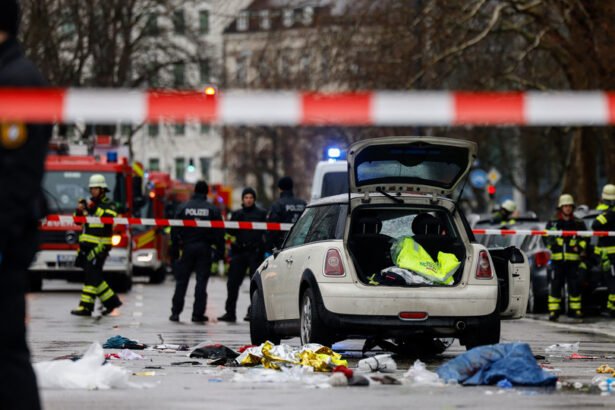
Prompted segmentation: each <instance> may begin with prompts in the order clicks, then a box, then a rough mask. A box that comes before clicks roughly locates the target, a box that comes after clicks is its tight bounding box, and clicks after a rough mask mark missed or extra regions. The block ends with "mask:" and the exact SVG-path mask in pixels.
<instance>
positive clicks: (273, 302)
mask: <svg viewBox="0 0 615 410" xmlns="http://www.w3.org/2000/svg"><path fill="white" fill-rule="evenodd" d="M315 214H316V212H315V209H314V208H309V207H308V208H306V210H305V211H304V212H303V214H302V215H301V217H300V218H299V219H298V220H297V222H296V223H295V224H294V225H293V227H292V229H291V230H290V232H289V233H288V236H287V237H286V240H285V241H284V244H283V245H282V249H281V250H280V252H279V253H278V254H277V255H275V257H274V258H273V260H272V261H271V262H270V263H269V266H268V268H267V270H266V271H265V272H263V275H262V276H261V280H262V281H263V286H264V287H265V292H266V293H267V296H268V297H266V298H265V299H266V308H267V312H271V313H272V315H269V319H270V320H282V319H284V318H285V314H284V313H285V310H286V309H285V303H288V302H287V300H288V298H289V293H293V290H292V289H289V288H288V286H289V285H290V283H289V281H288V276H289V275H290V274H291V272H292V269H293V265H294V263H295V260H296V259H298V256H297V255H298V254H300V253H301V246H302V245H303V244H304V242H305V238H306V237H307V234H308V232H309V230H310V227H311V225H312V221H313V220H314V216H315Z"/></svg>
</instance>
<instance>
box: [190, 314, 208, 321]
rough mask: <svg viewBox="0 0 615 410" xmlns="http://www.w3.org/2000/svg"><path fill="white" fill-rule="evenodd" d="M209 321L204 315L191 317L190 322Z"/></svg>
mask: <svg viewBox="0 0 615 410" xmlns="http://www.w3.org/2000/svg"><path fill="white" fill-rule="evenodd" d="M208 320H209V318H208V317H207V316H205V315H203V316H192V321H193V322H194V323H205V322H207V321H208Z"/></svg>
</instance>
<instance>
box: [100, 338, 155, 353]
mask: <svg viewBox="0 0 615 410" xmlns="http://www.w3.org/2000/svg"><path fill="white" fill-rule="evenodd" d="M103 347H104V348H105V349H132V350H143V349H145V348H146V347H147V345H145V344H143V343H139V342H138V341H136V340H130V339H128V338H127V337H124V336H120V335H117V336H113V337H110V338H109V339H107V341H106V342H105V344H104V345H103Z"/></svg>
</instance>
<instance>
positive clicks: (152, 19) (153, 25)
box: [143, 13, 159, 36]
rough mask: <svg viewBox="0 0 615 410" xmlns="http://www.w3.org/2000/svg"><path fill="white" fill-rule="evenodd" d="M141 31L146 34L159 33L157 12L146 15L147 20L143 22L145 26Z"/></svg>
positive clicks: (154, 34) (155, 34) (153, 34)
mask: <svg viewBox="0 0 615 410" xmlns="http://www.w3.org/2000/svg"><path fill="white" fill-rule="evenodd" d="M143 31H144V32H145V35H146V36H157V35H158V34H159V31H158V15H157V14H155V13H153V14H150V15H149V16H147V21H146V22H145V28H144V30H143Z"/></svg>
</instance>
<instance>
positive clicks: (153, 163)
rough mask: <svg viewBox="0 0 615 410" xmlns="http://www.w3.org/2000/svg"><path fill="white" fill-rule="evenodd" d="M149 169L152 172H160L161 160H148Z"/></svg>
mask: <svg viewBox="0 0 615 410" xmlns="http://www.w3.org/2000/svg"><path fill="white" fill-rule="evenodd" d="M147 169H148V170H150V171H160V159H159V158H150V159H149V160H148V166H147Z"/></svg>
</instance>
